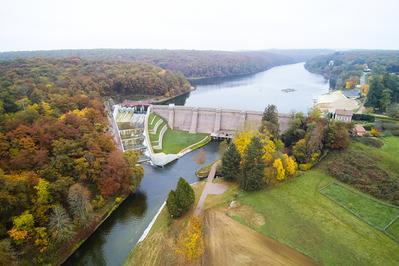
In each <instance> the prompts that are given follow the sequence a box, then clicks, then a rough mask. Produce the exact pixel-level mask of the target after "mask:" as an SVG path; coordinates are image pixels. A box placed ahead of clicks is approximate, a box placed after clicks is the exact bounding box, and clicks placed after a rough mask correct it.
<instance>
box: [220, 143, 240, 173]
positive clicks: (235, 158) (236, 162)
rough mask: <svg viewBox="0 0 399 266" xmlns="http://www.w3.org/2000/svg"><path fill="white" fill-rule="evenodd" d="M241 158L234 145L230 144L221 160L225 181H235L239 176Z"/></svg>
mask: <svg viewBox="0 0 399 266" xmlns="http://www.w3.org/2000/svg"><path fill="white" fill-rule="evenodd" d="M240 162H241V156H240V153H239V152H238V150H237V148H236V145H235V144H234V143H233V142H232V143H230V145H229V146H228V147H227V149H226V152H225V153H224V155H223V158H222V169H221V172H222V175H223V177H224V178H225V179H229V180H237V179H238V177H239V174H240Z"/></svg>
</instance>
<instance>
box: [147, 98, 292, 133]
mask: <svg viewBox="0 0 399 266" xmlns="http://www.w3.org/2000/svg"><path fill="white" fill-rule="evenodd" d="M151 109H152V111H153V112H154V113H156V114H158V115H159V116H161V117H162V118H164V119H165V120H166V121H168V125H169V127H170V128H172V129H180V130H185V131H189V132H191V133H196V132H200V133H208V134H211V136H213V137H222V138H232V137H233V136H234V135H235V133H236V132H237V131H238V130H243V129H247V128H250V129H252V128H253V129H255V128H256V129H257V128H259V127H260V125H261V121H262V114H263V113H262V112H258V111H241V110H230V109H219V108H203V107H187V106H172V105H169V106H168V105H152V107H151ZM290 120H291V117H290V116H289V115H287V114H279V124H280V132H284V131H285V130H286V129H287V128H288V126H289V121H290Z"/></svg>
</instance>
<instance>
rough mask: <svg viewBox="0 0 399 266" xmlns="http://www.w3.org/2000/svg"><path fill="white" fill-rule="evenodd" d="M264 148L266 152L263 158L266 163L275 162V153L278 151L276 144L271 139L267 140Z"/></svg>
mask: <svg viewBox="0 0 399 266" xmlns="http://www.w3.org/2000/svg"><path fill="white" fill-rule="evenodd" d="M264 149H265V154H264V155H263V159H264V160H265V163H266V165H271V164H272V162H273V154H274V153H275V152H276V145H275V144H274V142H273V141H272V140H270V139H269V140H267V141H265V145H264Z"/></svg>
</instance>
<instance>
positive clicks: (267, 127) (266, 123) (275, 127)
mask: <svg viewBox="0 0 399 266" xmlns="http://www.w3.org/2000/svg"><path fill="white" fill-rule="evenodd" d="M260 131H261V132H262V133H266V132H269V133H270V134H271V135H272V136H273V138H277V137H278V133H279V124H278V112H277V107H276V106H275V105H274V104H271V105H268V106H267V107H266V108H265V111H264V112H263V116H262V125H261V128H260Z"/></svg>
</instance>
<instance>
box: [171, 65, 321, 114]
mask: <svg viewBox="0 0 399 266" xmlns="http://www.w3.org/2000/svg"><path fill="white" fill-rule="evenodd" d="M304 65H305V63H298V64H292V65H284V66H279V67H274V68H272V69H269V70H267V71H264V72H260V73H258V74H254V75H249V76H245V77H237V78H233V79H231V78H230V79H209V80H206V81H199V82H194V84H195V85H196V90H195V91H192V92H190V93H188V94H185V95H182V96H180V97H178V98H177V99H174V100H171V101H169V103H175V104H176V105H186V106H196V107H200V106H201V107H221V108H230V109H239V110H253V111H263V110H264V109H265V107H266V106H267V105H268V104H275V105H276V106H277V109H278V110H279V112H282V113H289V112H291V111H302V112H307V111H308V109H309V108H310V107H312V106H313V100H314V99H317V97H318V96H320V95H321V94H324V93H327V92H328V89H329V84H328V82H326V81H325V79H324V78H323V77H322V76H320V75H316V74H312V73H310V72H308V71H307V70H306V69H305V67H304ZM284 89H294V91H292V92H284V91H283V90H284Z"/></svg>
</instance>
